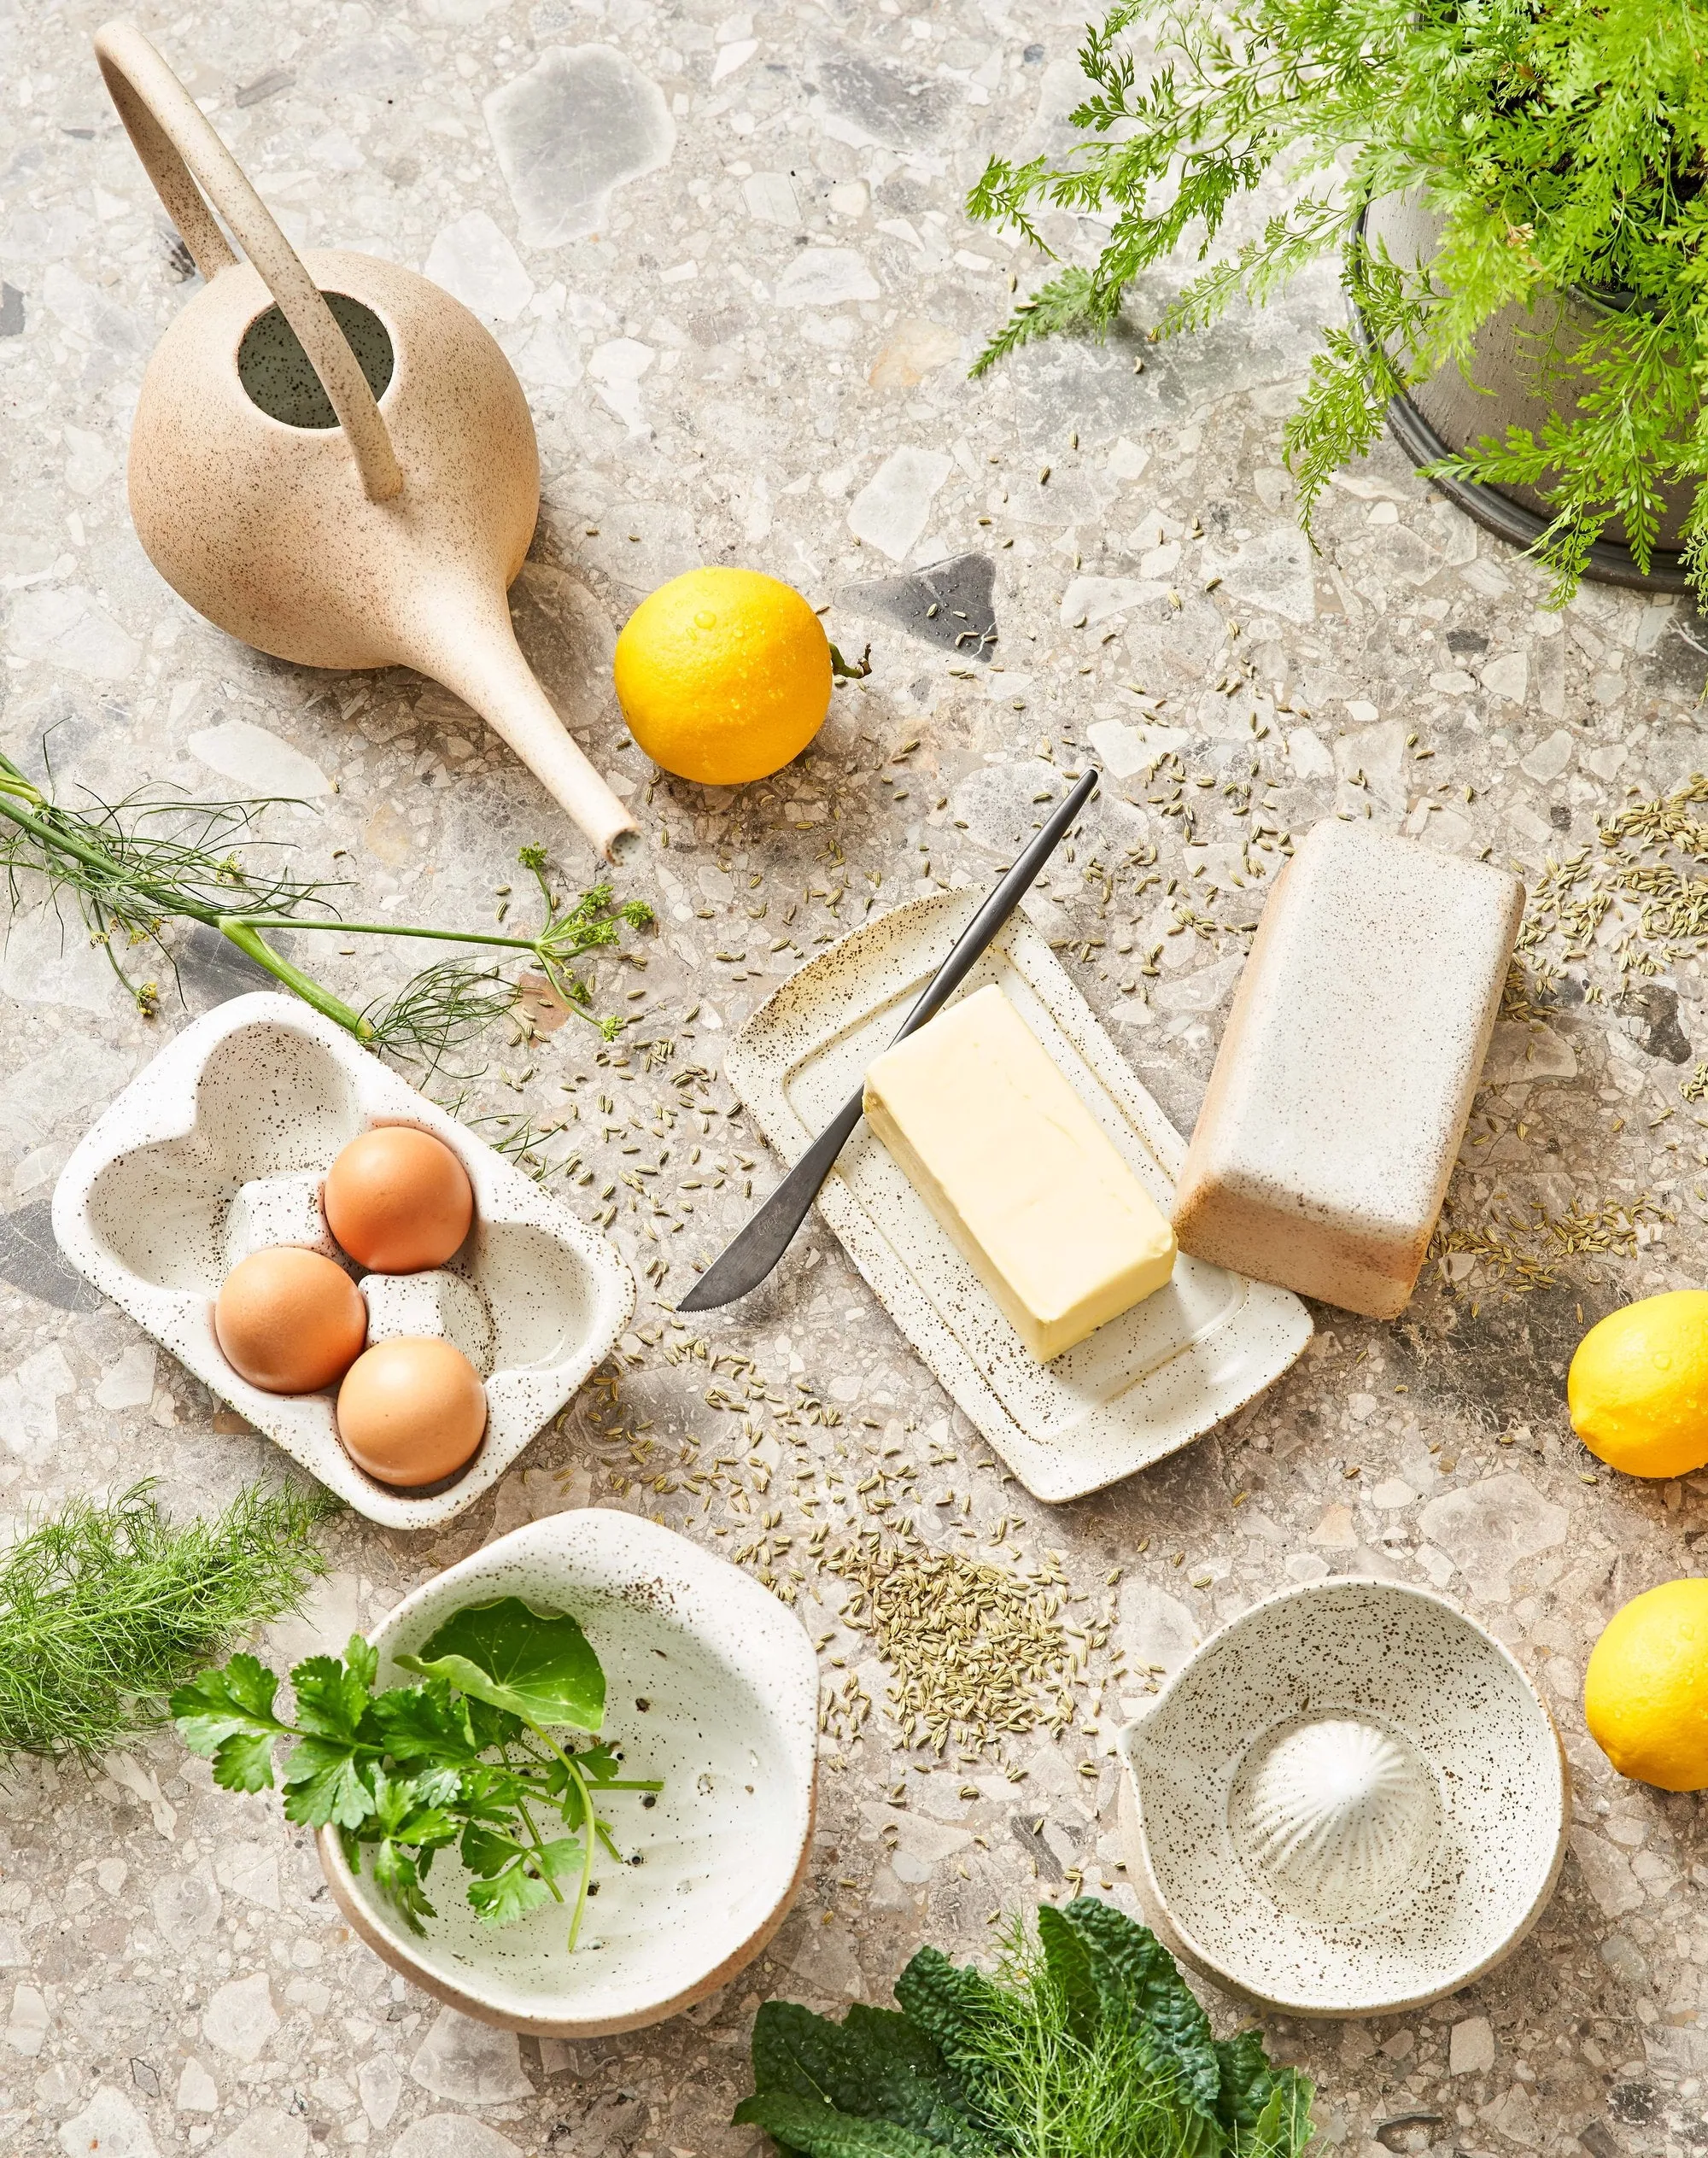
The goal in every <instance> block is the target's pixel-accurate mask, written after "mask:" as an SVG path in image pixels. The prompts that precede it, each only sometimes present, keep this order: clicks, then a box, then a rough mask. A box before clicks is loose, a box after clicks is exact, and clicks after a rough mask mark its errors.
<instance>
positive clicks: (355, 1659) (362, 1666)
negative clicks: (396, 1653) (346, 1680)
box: [344, 1634, 379, 1693]
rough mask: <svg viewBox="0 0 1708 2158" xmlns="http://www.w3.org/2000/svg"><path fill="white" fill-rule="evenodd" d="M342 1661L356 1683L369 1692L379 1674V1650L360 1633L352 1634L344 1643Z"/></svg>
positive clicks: (371, 1690)
mask: <svg viewBox="0 0 1708 2158" xmlns="http://www.w3.org/2000/svg"><path fill="white" fill-rule="evenodd" d="M344 1663H345V1665H346V1667H347V1668H348V1671H349V1673H350V1676H351V1677H352V1678H354V1680H355V1681H356V1683H357V1684H358V1685H359V1686H361V1687H366V1690H367V1691H368V1692H369V1693H372V1692H373V1682H374V1680H375V1679H376V1678H377V1676H378V1675H379V1651H378V1650H377V1648H375V1647H374V1646H372V1645H371V1643H370V1642H368V1641H367V1640H365V1639H364V1638H363V1637H362V1635H360V1634H352V1635H351V1636H350V1638H349V1640H348V1641H346V1642H345V1644H344Z"/></svg>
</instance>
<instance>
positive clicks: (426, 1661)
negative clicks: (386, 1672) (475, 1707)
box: [397, 1596, 605, 1731]
mask: <svg viewBox="0 0 1708 2158" xmlns="http://www.w3.org/2000/svg"><path fill="white" fill-rule="evenodd" d="M397 1660H398V1662H399V1663H400V1664H402V1665H403V1666H404V1668H405V1669H406V1670H412V1671H419V1672H420V1673H421V1674H422V1675H423V1676H424V1677H427V1678H442V1679H446V1680H448V1681H449V1682H450V1683H451V1684H452V1685H453V1686H454V1687H457V1688H458V1689H459V1692H461V1693H471V1694H473V1695H474V1697H475V1699H477V1700H481V1701H486V1702H489V1703H490V1704H491V1705H492V1706H493V1707H494V1708H497V1709H504V1710H507V1711H509V1712H510V1713H511V1714H512V1716H521V1717H523V1718H524V1721H525V1722H529V1723H531V1724H535V1725H536V1726H551V1725H562V1724H570V1725H572V1726H573V1727H574V1728H576V1729H577V1730H581V1731H597V1730H598V1729H599V1728H600V1724H601V1723H602V1722H604V1720H605V1673H604V1672H603V1670H600V1662H599V1658H598V1657H597V1656H595V1655H594V1652H593V1647H592V1645H591V1643H590V1642H589V1641H588V1637H587V1635H585V1634H584V1633H582V1629H581V1628H580V1626H579V1625H578V1624H577V1623H576V1621H575V1620H574V1619H573V1618H571V1617H570V1615H569V1613H568V1612H567V1611H535V1610H534V1609H533V1608H532V1606H531V1605H528V1604H524V1602H523V1601H522V1599H521V1598H520V1597H518V1596H504V1597H500V1599H498V1601H497V1602H495V1603H491V1604H470V1605H465V1607H464V1609H463V1610H461V1611H456V1612H453V1615H452V1616H451V1617H449V1618H447V1620H446V1622H445V1623H444V1624H443V1625H442V1627H440V1628H439V1629H438V1631H437V1632H436V1634H435V1635H433V1637H432V1639H431V1640H429V1641H426V1642H424V1644H423V1646H422V1648H421V1651H420V1652H419V1654H418V1655H415V1656H400V1657H399V1658H398V1659H397Z"/></svg>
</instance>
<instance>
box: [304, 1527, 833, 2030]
mask: <svg viewBox="0 0 1708 2158" xmlns="http://www.w3.org/2000/svg"><path fill="white" fill-rule="evenodd" d="M499 1596H521V1597H524V1598H525V1599H527V1600H528V1601H529V1602H530V1603H534V1604H535V1605H540V1606H544V1607H549V1608H555V1609H557V1610H560V1611H570V1612H572V1613H573V1614H574V1615H575V1617H576V1618H577V1619H579V1620H580V1621H581V1623H582V1626H583V1628H584V1629H586V1632H587V1635H588V1640H590V1641H591V1642H592V1643H593V1646H594V1649H595V1651H596V1652H597V1653H598V1655H599V1658H600V1663H601V1664H603V1665H604V1667H605V1698H606V1710H605V1736H606V1737H608V1738H611V1739H612V1740H615V1741H617V1743H618V1744H620V1745H621V1746H623V1751H624V1753H625V1756H626V1766H627V1767H628V1769H629V1772H630V1773H631V1774H633V1775H656V1776H661V1777H662V1778H663V1779H664V1790H663V1791H662V1792H660V1793H659V1796H658V1804H657V1805H656V1806H654V1807H652V1808H651V1809H650V1810H643V1809H642V1808H641V1805H640V1801H639V1799H638V1798H632V1797H631V1798H627V1799H618V1798H612V1800H611V1812H610V1816H609V1817H610V1818H611V1822H612V1824H613V1828H614V1829H615V1833H616V1835H617V1843H618V1846H619V1848H620V1849H622V1850H623V1851H624V1852H625V1853H629V1852H636V1851H638V1852H639V1853H640V1857H641V1859H642V1861H643V1863H641V1864H640V1866H638V1867H629V1866H617V1865H614V1864H612V1863H611V1860H610V1857H609V1856H608V1855H601V1857H600V1861H599V1864H598V1869H597V1871H596V1873H595V1875H594V1878H595V1880H597V1881H598V1883H599V1895H598V1898H597V1900H596V1901H592V1902H589V1904H588V1915H587V1920H586V1921H585V1924H584V1927H583V1930H582V1938H581V1940H580V1942H579V1943H578V1945H577V1946H576V1952H575V1954H574V1955H573V1956H570V1955H569V1954H567V1953H566V1952H565V1949H564V1916H563V1914H562V1912H561V1911H560V1910H559V1908H558V1907H557V1906H556V1905H555V1904H547V1905H545V1906H544V1907H543V1908H542V1909H539V1910H536V1911H533V1912H530V1913H529V1915H528V1916H527V1917H526V1918H524V1919H521V1920H519V1921H518V1922H517V1923H516V1924H514V1925H512V1926H504V1927H489V1926H487V1925H484V1924H483V1922H482V1921H480V1920H479V1919H477V1917H476V1916H475V1915H474V1913H473V1912H472V1911H471V1909H469V1907H468V1904H467V1901H466V1899H465V1895H464V1888H465V1881H466V1876H465V1874H464V1872H463V1870H462V1868H461V1867H460V1866H459V1864H458V1863H457V1857H456V1853H455V1851H447V1852H444V1853H443V1854H442V1855H441V1857H439V1858H438V1859H437V1860H436V1863H435V1864H434V1868H433V1877H432V1882H431V1891H432V1898H433V1904H434V1907H435V1909H436V1911H437V1912H438V1916H437V1917H436V1919H432V1920H430V1921H428V1927H427V1933H426V1936H425V1938H424V1939H423V1938H421V1937H418V1936H417V1935H414V1934H412V1933H408V1932H407V1931H406V1930H405V1928H404V1927H403V1926H402V1925H401V1923H400V1922H399V1921H398V1919H397V1918H396V1916H395V1914H394V1912H393V1911H392V1909H391V1907H390V1906H389V1904H387V1903H386V1902H385V1901H384V1900H383V1898H382V1897H381V1896H380V1895H379V1894H378V1892H377V1890H376V1889H375V1887H374V1884H373V1882H372V1880H371V1878H370V1877H369V1876H368V1875H367V1874H366V1873H364V1874H360V1875H359V1876H358V1875H353V1874H352V1873H351V1872H350V1869H349V1868H348V1865H347V1864H346V1863H345V1860H344V1856H343V1853H342V1851H341V1850H340V1848H339V1846H338V1844H337V1841H336V1838H334V1837H332V1836H331V1835H330V1834H326V1833H323V1834H322V1835H321V1837H320V1846H319V1847H320V1863H321V1865H322V1867H323V1868H324V1869H325V1874H326V1878H327V1880H328V1881H329V1882H330V1885H331V1889H332V1893H333V1894H334V1895H335V1896H336V1898H337V1899H338V1905H339V1908H340V1909H342V1912H343V1914H344V1915H345V1917H346V1918H348V1921H350V1923H351V1925H352V1926H353V1927H354V1928H355V1930H356V1931H357V1933H360V1935H361V1937H362V1939H364V1940H365V1941H366V1943H367V1945H368V1946H369V1947H370V1948H371V1949H372V1950H375V1952H376V1953H377V1955H380V1956H383V1957H384V1958H385V1960H386V1962H388V1963H389V1964H391V1965H392V1966H393V1967H394V1968H395V1969H397V1970H400V1971H401V1972H402V1973H403V1974H404V1975H405V1977H406V1978H407V1979H409V1980H411V1981H412V1984H414V1985H419V1986H422V1987H424V1989H425V1990H426V1991H428V1992H430V1993H432V1994H434V1995H436V1997H438V1998H439V1999H440V2000H442V2001H446V2002H448V2003H450V2005H451V2006H452V2007H453V2008H454V2009H460V2010H461V2011H462V2013H463V2014H464V2015H472V2016H478V2017H479V2018H480V2019H481V2021H483V2022H486V2023H495V2024H497V2025H499V2026H500V2028H502V2029H504V2030H507V2031H529V2032H534V2033H535V2035H536V2036H538V2037H541V2038H600V2037H604V2036H605V2035H607V2034H608V2033H610V2032H617V2031H633V2030H638V2029H640V2027H641V2026H643V2025H646V2024H649V2023H661V2022H663V2021H664V2019H665V2018H666V2017H667V2016H671V2015H679V2014H680V2013H681V2010H682V2009H687V2008H692V2007H693V2004H694V2003H695V2002H696V2001H701V2000H704V1999H705V1997H706V1996H707V1994H709V1993H712V1992H715V1991H717V1988H718V1987H719V1986H721V1985H725V1984H727V1983H728V1980H730V1979H732V1978H734V1975H735V1974H736V1973H737V1972H738V1971H740V1969H742V1968H744V1966H745V1965H746V1964H747V1963H749V1962H752V1959H753V1957H754V1956H757V1954H758V1953H759V1951H760V1950H761V1949H763V1947H764V1945H765V1944H766V1943H767V1942H768V1941H769V1939H771V1936H772V1935H773V1934H774V1933H775V1932H776V1930H777V1928H778V1927H779V1926H781V1924H782V1922H783V1920H784V1918H785V1917H786V1916H787V1913H788V1910H789V1907H790V1905H791V1904H793V1902H794V1899H795V1896H796V1894H797V1892H798V1890H799V1887H800V1884H801V1880H802V1878H803V1876H804V1874H805V1871H806V1862H807V1852H808V1848H809V1845H810V1842H811V1838H812V1822H813V1809H814V1801H815V1796H816V1787H817V1782H816V1779H817V1769H818V1662H817V1658H816V1657H815V1656H814V1654H813V1650H812V1643H811V1641H810V1640H809V1639H808V1637H807V1634H806V1629H804V1627H803V1626H802V1624H801V1623H800V1621H799V1620H798V1618H796V1617H794V1615H793V1612H791V1611H788V1610H787V1608H786V1607H785V1606H784V1605H782V1604H780V1603H779V1602H778V1601H777V1599H776V1598H775V1596H772V1595H770V1594H768V1593H767V1592H766V1591H765V1590H764V1589H763V1588H761V1587H760V1586H759V1584H758V1582H756V1581H754V1580H753V1579H752V1576H749V1575H747V1574H745V1573H743V1572H742V1571H741V1570H740V1567H737V1566H732V1565H731V1564H729V1562H728V1560H727V1559H719V1558H717V1556H716V1555H715V1554H714V1553H711V1552H707V1551H702V1550H701V1549H700V1547H699V1545H697V1544H693V1543H690V1542H689V1541H688V1540H687V1537H685V1536H679V1535H676V1534H675V1533H674V1532H673V1531H672V1530H670V1529H661V1528H659V1527H658V1526H657V1524H656V1523H652V1522H650V1521H647V1520H646V1519H644V1518H640V1517H638V1516H636V1515H633V1514H627V1513H619V1512H614V1511H611V1512H607V1511H605V1510H604V1509H600V1508H588V1509H586V1510H584V1511H582V1512H573V1513H559V1514H553V1515H551V1516H550V1517H548V1518H547V1519H546V1520H544V1521H536V1522H533V1523H530V1524H529V1526H528V1527H527V1528H524V1529H515V1530H513V1531H512V1533H511V1534H510V1535H507V1536H500V1538H499V1540H498V1541H497V1542H496V1543H492V1544H488V1546H487V1547H486V1548H485V1549H484V1550H483V1551H477V1552H476V1553H475V1554H474V1556H473V1557H472V1558H470V1559H464V1560H463V1561H462V1563H461V1564H459V1565H456V1566H453V1567H452V1568H451V1569H450V1570H448V1572H446V1573H442V1574H441V1575H440V1576H438V1577H437V1579H436V1580H434V1581H430V1582H428V1583H427V1585H426V1587H425V1588H418V1589H417V1590H416V1592H415V1594H413V1595H412V1596H411V1597H409V1598H407V1599H406V1600H405V1601H404V1602H403V1603H401V1604H400V1605H398V1607H397V1609H396V1610H395V1611H393V1612H391V1614H390V1615H389V1617H387V1618H386V1619H385V1621H384V1622H383V1624H382V1625H381V1626H380V1627H379V1628H378V1629H377V1630H376V1631H375V1633H374V1634H373V1635H372V1640H373V1643H374V1646H375V1647H376V1648H377V1649H378V1651H379V1683H380V1684H381V1685H382V1686H386V1685H398V1684H407V1682H408V1675H407V1673H406V1672H402V1671H400V1670H398V1668H397V1665H396V1663H395V1658H396V1657H397V1656H399V1655H400V1654H406V1653H408V1652H412V1651H414V1650H416V1649H418V1648H419V1647H420V1646H421V1644H422V1643H423V1642H424V1640H427V1639H428V1637H429V1636H430V1635H431V1634H432V1633H433V1631H434V1630H435V1629H436V1627H438V1626H439V1625H441V1624H442V1623H443V1621H444V1620H445V1619H447V1618H448V1617H450V1615H451V1613H452V1612H453V1611H456V1610H458V1609H459V1608H460V1607H461V1606H462V1605H465V1604H471V1603H484V1602H488V1601H490V1600H491V1599H494V1598H496V1597H499ZM642 1701H644V1702H645V1703H646V1708H645V1709H644V1710H643V1709H641V1708H640V1706H639V1704H640V1702H642Z"/></svg>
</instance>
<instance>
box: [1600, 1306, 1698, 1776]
mask: <svg viewBox="0 0 1708 2158" xmlns="http://www.w3.org/2000/svg"><path fill="white" fill-rule="evenodd" d="M1651 1301H1653V1302H1656V1303H1659V1302H1662V1301H1664V1299H1662V1298H1660V1297H1655V1298H1652V1299H1651ZM1604 1323H1605V1322H1604ZM1583 1718H1584V1721H1585V1722H1586V1723H1588V1726H1589V1735H1590V1737H1591V1738H1592V1739H1594V1741H1595V1743H1596V1745H1597V1746H1600V1749H1601V1751H1602V1752H1604V1753H1605V1754H1606V1757H1607V1758H1608V1759H1609V1760H1610V1761H1611V1763H1613V1766H1614V1767H1615V1768H1616V1769H1617V1770H1618V1771H1619V1774H1620V1775H1623V1776H1630V1777H1632V1778H1634V1779H1635V1781H1637V1782H1639V1783H1652V1784H1654V1785H1656V1786H1657V1787H1658V1788H1659V1789H1660V1790H1662V1791H1705V1790H1708V1581H1668V1582H1662V1584H1661V1585H1660V1587H1659V1588H1651V1589H1650V1590H1648V1591H1647V1594H1644V1595H1641V1596H1634V1597H1633V1598H1632V1599H1631V1601H1630V1602H1629V1604H1627V1605H1625V1606H1624V1608H1623V1610H1622V1611H1616V1612H1615V1613H1614V1615H1613V1617H1611V1619H1610V1620H1609V1621H1608V1623H1607V1625H1606V1630H1605V1631H1604V1632H1603V1634H1602V1635H1601V1638H1600V1640H1599V1641H1597V1642H1596V1644H1595V1646H1594V1650H1593V1651H1592V1652H1591V1653H1590V1658H1589V1668H1588V1670H1587V1671H1586V1672H1585V1673H1584V1676H1583Z"/></svg>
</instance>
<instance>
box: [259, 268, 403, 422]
mask: <svg viewBox="0 0 1708 2158" xmlns="http://www.w3.org/2000/svg"><path fill="white" fill-rule="evenodd" d="M321 297H322V298H323V299H324V300H325V302H326V305H327V307H329V308H330V310H331V314H332V319H333V320H334V321H335V322H336V324H337V325H338V327H339V329H340V330H342V331H343V333H344V342H345V343H346V344H348V346H349V348H350V350H351V351H352V352H353V353H354V354H355V356H356V364H357V365H358V366H360V369H361V371H362V373H363V375H364V377H366V381H367V385H368V388H369V389H371V391H372V392H373V394H374V396H375V398H376V399H378V398H380V397H383V395H385V392H386V389H387V387H388V386H389V383H390V381H391V376H392V367H393V365H394V360H393V354H392V347H391V333H390V331H389V330H388V329H387V328H386V326H385V325H384V324H383V322H382V321H381V320H380V319H379V317H378V316H377V314H376V313H374V311H373V309H372V308H371V307H365V306H364V305H363V304H362V302H361V301H360V300H353V299H352V298H351V297H350V295H349V294H348V292H325V293H323V294H322V295H321ZM237 378H238V380H239V381H240V382H241V383H243V388H244V389H245V391H246V392H247V393H248V395H249V401H250V403H251V404H253V405H257V406H260V409H261V411H262V412H265V413H266V415H267V417H268V418H270V419H276V420H278V421H279V422H280V423H281V424H283V425H284V426H286V427H319V428H328V427H336V425H337V424H338V415H337V413H336V412H334V411H333V409H332V401H331V399H330V397H329V396H328V395H326V391H325V386H324V385H323V383H321V380H320V377H319V375H318V374H317V373H316V372H315V371H314V365H313V361H312V360H310V359H309V357H308V354H307V353H306V352H305V351H304V350H303V349H302V341H301V338H300V337H299V336H297V334H296V332H295V330H293V329H292V328H291V326H290V323H289V322H288V321H286V319H285V318H284V313H283V312H282V310H281V309H280V308H279V307H278V305H277V303H275V304H274V305H272V307H263V308H262V310H261V312H260V313H259V314H258V315H257V316H256V317H255V319H254V321H253V322H252V323H251V324H250V325H249V328H248V329H247V330H244V332H243V342H242V343H241V344H240V345H239V346H238V347H237Z"/></svg>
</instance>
